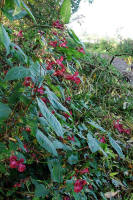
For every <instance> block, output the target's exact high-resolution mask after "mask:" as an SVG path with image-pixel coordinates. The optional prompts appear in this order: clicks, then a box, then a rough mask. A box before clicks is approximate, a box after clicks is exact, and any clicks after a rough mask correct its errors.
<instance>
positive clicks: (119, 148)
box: [109, 136, 125, 158]
mask: <svg viewBox="0 0 133 200" xmlns="http://www.w3.org/2000/svg"><path fill="white" fill-rule="evenodd" d="M109 142H110V144H111V145H112V147H113V148H114V149H115V150H116V152H117V153H118V154H119V156H120V158H124V157H125V156H124V154H123V152H122V150H121V147H120V146H119V145H118V144H117V142H116V141H115V140H114V139H113V138H112V137H111V136H109Z"/></svg>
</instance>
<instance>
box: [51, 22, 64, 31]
mask: <svg viewBox="0 0 133 200" xmlns="http://www.w3.org/2000/svg"><path fill="white" fill-rule="evenodd" d="M53 27H55V28H58V29H61V30H63V29H64V25H63V24H60V21H59V20H56V21H55V22H53Z"/></svg>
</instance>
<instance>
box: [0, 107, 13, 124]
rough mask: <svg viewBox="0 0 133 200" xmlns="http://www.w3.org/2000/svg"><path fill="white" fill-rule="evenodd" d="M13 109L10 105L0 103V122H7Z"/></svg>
mask: <svg viewBox="0 0 133 200" xmlns="http://www.w3.org/2000/svg"><path fill="white" fill-rule="evenodd" d="M10 113H11V109H10V108H9V106H8V105H6V104H3V103H0V121H1V120H5V119H7V118H8V117H9V115H10Z"/></svg>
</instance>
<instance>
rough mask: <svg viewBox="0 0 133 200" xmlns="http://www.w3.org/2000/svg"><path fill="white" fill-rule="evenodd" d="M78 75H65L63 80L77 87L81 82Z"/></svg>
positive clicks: (76, 73)
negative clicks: (73, 83) (71, 82)
mask: <svg viewBox="0 0 133 200" xmlns="http://www.w3.org/2000/svg"><path fill="white" fill-rule="evenodd" d="M78 75H79V73H78V72H77V71H76V72H75V73H74V74H69V73H65V74H64V78H65V79H66V80H71V81H73V82H75V83H76V84H77V85H79V83H80V82H81V80H80V78H79V77H78Z"/></svg>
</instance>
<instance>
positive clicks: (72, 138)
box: [67, 136, 75, 142]
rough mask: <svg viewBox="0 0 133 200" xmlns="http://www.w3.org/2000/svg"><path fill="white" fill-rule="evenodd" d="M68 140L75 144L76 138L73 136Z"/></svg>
mask: <svg viewBox="0 0 133 200" xmlns="http://www.w3.org/2000/svg"><path fill="white" fill-rule="evenodd" d="M67 139H68V140H70V141H73V142H75V138H74V136H72V137H70V136H67Z"/></svg>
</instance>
